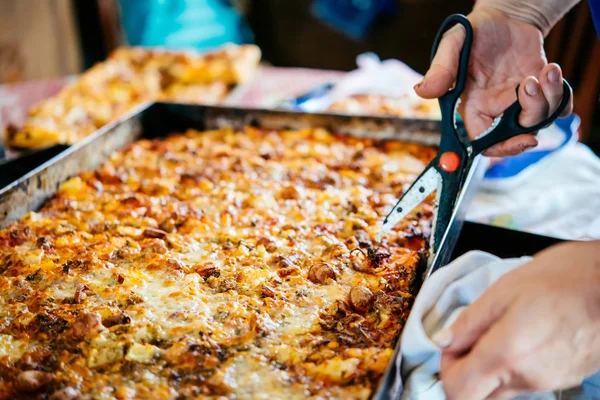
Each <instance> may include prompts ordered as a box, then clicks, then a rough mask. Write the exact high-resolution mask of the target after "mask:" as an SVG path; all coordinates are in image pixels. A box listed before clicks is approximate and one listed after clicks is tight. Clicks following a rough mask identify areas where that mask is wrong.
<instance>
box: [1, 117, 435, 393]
mask: <svg viewBox="0 0 600 400" xmlns="http://www.w3.org/2000/svg"><path fill="white" fill-rule="evenodd" d="M433 155H434V151H433V150H432V149H428V148H422V147H418V146H412V145H403V144H397V143H389V142H388V143H378V142H372V141H369V140H360V139H350V138H339V137H335V136H333V135H331V134H330V133H328V132H326V131H324V130H320V129H315V130H302V131H284V132H271V131H262V130H257V129H253V128H248V129H246V131H245V132H234V131H231V130H228V129H224V130H219V131H212V132H204V133H199V132H193V131H192V132H188V133H187V134H186V135H174V136H171V137H169V138H167V139H164V140H155V141H148V140H142V141H139V142H137V143H134V144H132V145H130V146H129V147H127V148H126V149H125V150H124V151H122V152H119V153H116V154H114V155H113V156H112V157H111V158H110V159H109V160H108V161H107V162H106V164H105V165H103V166H102V167H101V168H99V169H98V170H96V171H92V172H87V173H83V174H81V175H80V176H77V177H74V178H72V179H70V180H68V181H67V182H65V183H64V184H63V185H62V187H61V188H60V190H59V192H58V193H57V195H56V196H55V197H54V198H53V199H52V200H50V201H49V202H48V203H47V204H46V205H45V206H44V207H43V208H42V209H41V210H40V211H39V212H32V213H29V214H27V215H26V216H25V217H24V218H23V219H22V220H21V221H19V222H17V223H14V224H12V225H11V226H9V227H8V228H7V229H4V230H2V231H0V274H1V275H0V398H12V397H20V398H21V397H24V396H31V397H33V398H46V397H44V396H48V395H50V396H52V397H51V398H55V399H70V398H79V397H81V398H95V399H114V398H116V399H126V398H137V399H151V398H172V399H187V398H190V399H191V398H215V399H216V398H236V399H260V398H265V399H270V398H288V399H300V398H340V399H341V398H343V399H365V398H369V397H370V396H371V395H372V394H373V392H374V390H375V389H376V386H377V384H378V382H379V380H380V378H381V376H382V374H383V372H384V370H385V368H386V366H387V364H388V363H389V362H390V357H391V356H392V352H393V347H394V345H395V343H396V340H397V338H398V335H399V333H400V330H401V328H402V325H403V321H404V320H405V318H406V317H407V315H408V311H409V309H410V305H411V302H412V295H411V283H412V281H413V279H414V277H415V274H416V268H417V266H418V265H419V263H420V262H421V261H422V260H423V259H424V257H425V255H426V252H425V251H424V250H425V245H426V241H427V237H428V234H429V232H428V229H429V227H430V223H431V217H432V209H431V203H430V202H426V203H425V204H423V205H422V206H420V207H419V209H418V210H416V211H415V212H414V213H413V214H412V216H411V217H409V218H408V219H407V220H406V221H404V222H403V225H401V226H398V227H397V228H396V229H395V230H394V231H392V232H391V233H390V234H388V235H387V236H385V237H384V239H383V241H382V242H381V243H377V242H375V236H376V233H377V230H378V224H379V222H380V221H381V219H382V217H383V216H384V215H385V214H386V213H387V211H388V210H389V209H390V208H391V207H392V206H393V202H394V200H395V196H396V195H397V194H400V193H401V192H402V190H404V189H405V188H406V187H407V186H408V184H409V183H410V182H411V181H412V180H414V179H415V178H416V176H417V175H418V173H419V172H420V170H421V169H422V168H423V167H424V165H425V163H426V162H428V161H429V160H430V159H431V158H432V157H433Z"/></svg>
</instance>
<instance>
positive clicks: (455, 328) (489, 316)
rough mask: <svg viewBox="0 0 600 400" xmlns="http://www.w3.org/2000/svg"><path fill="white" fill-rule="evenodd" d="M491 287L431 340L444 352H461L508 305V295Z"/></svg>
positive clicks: (479, 335) (471, 343) (471, 344)
mask: <svg viewBox="0 0 600 400" xmlns="http://www.w3.org/2000/svg"><path fill="white" fill-rule="evenodd" d="M494 289H495V287H494V286H493V287H491V288H490V289H489V290H487V291H486V292H484V293H483V295H481V297H479V298H478V299H477V300H475V302H474V303H473V304H471V305H469V306H468V307H467V308H466V309H465V310H464V311H463V312H462V313H461V314H460V315H459V316H458V318H457V319H456V321H455V322H454V323H453V324H452V326H450V327H449V328H446V329H442V330H441V331H439V332H437V333H436V334H435V335H434V336H433V337H432V340H433V341H434V342H435V343H436V344H437V345H438V346H440V347H442V348H443V351H444V352H449V353H458V354H462V353H465V352H467V351H468V350H469V349H470V348H471V347H473V345H474V344H475V342H477V340H478V339H479V338H480V337H481V336H482V335H483V334H484V333H485V332H486V331H487V330H488V329H489V327H490V326H491V325H492V324H493V323H494V322H495V321H496V320H497V319H498V318H500V317H501V316H502V315H503V314H504V312H505V311H506V309H507V307H508V304H509V302H508V296H506V294H505V293H503V290H502V289H500V290H494Z"/></svg>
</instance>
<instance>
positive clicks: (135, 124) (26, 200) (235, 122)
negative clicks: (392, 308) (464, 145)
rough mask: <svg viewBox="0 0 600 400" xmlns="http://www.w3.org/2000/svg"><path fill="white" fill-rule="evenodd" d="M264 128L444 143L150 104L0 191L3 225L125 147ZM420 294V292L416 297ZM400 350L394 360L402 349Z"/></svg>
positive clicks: (436, 258)
mask: <svg viewBox="0 0 600 400" xmlns="http://www.w3.org/2000/svg"><path fill="white" fill-rule="evenodd" d="M248 125H250V126H255V127H259V128H265V129H302V128H311V127H322V128H325V129H327V130H329V131H331V132H334V133H336V134H340V135H347V136H357V137H366V138H374V139H383V140H394V141H403V142H410V143H418V144H423V145H428V146H436V145H437V144H438V143H439V140H440V133H439V132H440V128H439V122H436V121H423V120H410V119H397V118H385V117H358V116H344V115H334V114H306V113H297V112H288V111H273V110H254V109H239V108H224V107H208V106H196V105H182V104H166V103H155V104H145V105H142V106H140V107H138V108H137V109H135V110H132V111H131V112H130V113H129V114H127V115H125V116H123V117H122V118H121V119H119V120H118V121H115V122H113V123H111V124H108V125H107V126H105V127H103V128H102V129H100V130H99V131H97V132H95V133H94V134H92V135H91V136H89V137H87V138H85V139H84V140H82V141H81V142H79V143H77V144H75V145H73V146H71V147H68V148H67V149H65V150H64V151H62V152H61V153H59V154H58V155H56V156H55V157H53V158H51V159H50V160H48V161H46V162H44V163H43V164H42V165H41V166H39V167H37V168H35V169H34V170H32V171H31V172H29V173H27V174H26V175H25V176H23V177H21V178H20V179H18V180H17V181H15V182H13V183H11V184H10V185H8V186H7V187H5V188H4V189H1V190H0V218H1V222H0V226H2V227H4V226H6V225H8V224H9V223H11V222H12V221H15V220H17V219H19V218H20V217H21V216H23V215H24V214H25V213H26V212H28V211H33V210H37V209H39V208H40V207H41V206H42V204H43V203H44V202H45V201H46V200H48V199H49V198H50V197H51V196H52V195H54V193H55V192H56V191H57V190H58V187H59V186H60V184H61V183H62V182H63V181H65V180H66V179H68V178H69V177H72V176H74V175H77V174H79V173H81V172H83V171H86V170H91V169H94V168H96V167H98V166H99V165H100V164H101V163H102V162H103V161H105V160H106V159H107V158H108V156H109V155H110V154H112V153H113V152H115V151H117V150H120V149H121V148H123V147H124V146H125V145H126V144H128V143H130V142H132V141H134V140H136V139H138V138H141V137H144V138H156V137H164V136H167V135H169V134H171V133H175V132H184V131H186V130H188V129H197V130H210V129H215V128H220V127H232V128H234V129H241V128H243V127H244V126H248ZM483 169H484V168H483V165H481V163H480V162H479V161H478V160H476V161H475V163H474V164H473V165H471V166H470V170H469V178H468V180H467V183H466V184H465V187H464V190H463V192H462V193H461V197H460V200H459V206H458V208H457V210H456V213H455V215H454V216H453V220H452V221H451V228H450V229H451V232H450V234H448V235H447V240H446V242H445V243H443V244H442V245H441V246H440V250H439V251H438V253H435V254H430V258H429V263H428V266H427V267H425V265H424V266H423V268H422V270H421V272H420V273H419V279H417V283H416V287H415V289H414V290H415V292H417V291H418V289H419V287H420V285H421V284H422V282H423V280H424V279H426V278H427V276H429V274H430V273H431V272H432V271H433V270H435V269H437V268H439V267H441V266H443V265H445V264H446V263H447V262H448V261H449V260H450V257H451V255H452V251H453V249H454V245H455V243H456V239H457V238H458V234H459V232H460V229H461V227H462V224H463V221H464V215H465V211H466V208H467V206H468V203H469V201H470V197H471V195H472V194H473V192H474V189H475V187H476V186H477V183H478V181H479V179H480V178H481V176H482V175H483ZM415 294H416V293H415ZM399 347H400V341H399V340H398V342H397V344H396V346H395V356H397V355H398V353H399V351H400V349H399ZM395 358H396V357H393V358H392V359H391V362H390V364H389V365H388V368H387V370H386V373H385V375H384V376H383V378H382V380H381V383H380V385H379V387H378V390H377V392H376V393H375V396H374V398H376V399H390V398H392V399H393V398H397V397H398V396H399V394H400V390H401V385H399V384H398V383H399V382H398V381H397V377H398V374H397V370H396V367H395V365H396V363H395V362H394V360H395Z"/></svg>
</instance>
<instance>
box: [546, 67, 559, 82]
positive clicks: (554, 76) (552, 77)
mask: <svg viewBox="0 0 600 400" xmlns="http://www.w3.org/2000/svg"><path fill="white" fill-rule="evenodd" d="M558 75H559V73H558V70H557V69H556V68H553V69H551V70H550V71H548V81H549V82H552V83H556V82H558V79H559V76H558Z"/></svg>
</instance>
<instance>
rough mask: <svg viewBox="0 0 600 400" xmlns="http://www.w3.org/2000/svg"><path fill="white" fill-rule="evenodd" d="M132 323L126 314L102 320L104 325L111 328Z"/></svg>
mask: <svg viewBox="0 0 600 400" xmlns="http://www.w3.org/2000/svg"><path fill="white" fill-rule="evenodd" d="M129 323H131V318H130V317H129V316H128V315H126V314H116V315H111V316H110V317H107V318H104V319H103V320H102V325H104V326H105V327H107V328H110V327H112V326H115V325H125V324H129Z"/></svg>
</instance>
